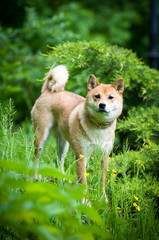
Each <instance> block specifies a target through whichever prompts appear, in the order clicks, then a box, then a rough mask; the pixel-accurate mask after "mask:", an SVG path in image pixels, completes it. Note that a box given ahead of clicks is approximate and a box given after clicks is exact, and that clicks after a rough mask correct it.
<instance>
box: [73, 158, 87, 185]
mask: <svg viewBox="0 0 159 240" xmlns="http://www.w3.org/2000/svg"><path fill="white" fill-rule="evenodd" d="M82 156H83V157H80V158H79V156H78V157H76V158H77V176H78V182H79V183H81V184H87V181H86V176H85V172H86V158H85V156H84V155H82Z"/></svg>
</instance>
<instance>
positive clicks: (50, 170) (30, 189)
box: [0, 102, 159, 240]
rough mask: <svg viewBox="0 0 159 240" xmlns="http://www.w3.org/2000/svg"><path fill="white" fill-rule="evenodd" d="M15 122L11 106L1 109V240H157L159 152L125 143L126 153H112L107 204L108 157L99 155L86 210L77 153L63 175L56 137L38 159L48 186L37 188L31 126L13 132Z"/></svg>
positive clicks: (89, 179) (91, 165)
mask: <svg viewBox="0 0 159 240" xmlns="http://www.w3.org/2000/svg"><path fill="white" fill-rule="evenodd" d="M13 115H14V109H13V106H12V104H11V102H10V103H9V105H8V106H7V107H4V106H1V120H0V169H1V170H0V175H1V176H0V192H1V194H0V229H1V231H0V237H1V239H7V240H11V239H13V240H14V239H23V240H24V239H31V240H32V239H46V240H48V239H50V240H51V239H57V240H62V239H64V240H65V239H69V240H74V239H75V240H79V239H87V240H88V239H90V240H91V239H117V240H120V239H121V240H124V239H129V240H137V239H143V240H150V239H151V240H153V239H154V240H155V239H159V223H158V217H157V214H158V205H157V200H158V197H159V187H158V179H157V175H156V173H155V171H153V170H152V165H151V164H152V161H150V160H153V159H156V156H157V153H158V149H156V146H151V149H149V148H148V147H146V146H145V147H144V148H143V149H142V150H141V151H132V150H129V148H128V146H127V144H126V143H125V147H124V148H123V149H122V152H121V153H119V154H118V155H115V154H113V153H112V155H111V157H110V165H109V171H108V173H107V177H106V186H105V188H106V192H107V196H108V200H109V202H108V203H107V204H105V199H104V197H103V195H102V194H101V191H100V178H101V168H100V167H101V165H100V163H101V159H102V153H101V152H99V150H98V149H95V153H94V155H92V158H91V159H90V160H89V161H88V166H87V173H89V176H88V177H87V182H88V191H87V193H86V196H87V198H88V200H89V202H90V204H91V206H89V205H86V204H81V198H82V197H84V196H85V186H80V185H79V184H77V176H76V161H75V158H74V153H73V151H72V150H71V149H70V150H69V152H68V154H67V157H66V161H65V170H66V175H63V174H61V172H60V170H59V162H58V159H57V152H56V144H55V140H54V138H53V136H52V135H51V136H50V137H49V138H48V140H47V142H46V145H45V147H44V150H43V153H42V156H41V159H40V169H39V173H40V174H41V175H42V181H41V182H35V179H34V171H35V169H34V165H33V162H32V158H33V155H34V146H33V139H34V138H33V137H34V136H33V133H32V128H31V124H30V122H25V123H23V125H22V126H21V127H18V128H16V129H15V126H14V124H13ZM150 150H152V151H150ZM150 158H151V159H150ZM148 159H149V161H148ZM56 163H57V167H56ZM64 178H65V182H63V179H64ZM69 180H71V183H70V181H69Z"/></svg>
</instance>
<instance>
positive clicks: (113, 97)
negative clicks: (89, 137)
mask: <svg viewBox="0 0 159 240" xmlns="http://www.w3.org/2000/svg"><path fill="white" fill-rule="evenodd" d="M123 91H124V81H123V79H122V78H119V79H118V80H116V81H115V82H114V84H112V85H111V84H108V85H106V84H99V82H98V80H97V78H96V77H95V76H94V75H92V74H91V75H90V77H89V80H88V94H87V96H86V108H87V111H88V114H89V115H90V116H91V117H93V118H94V119H95V120H96V121H97V122H98V123H103V124H104V123H110V122H112V121H114V120H115V119H116V118H117V117H118V116H119V115H120V114H121V112H122V107H123V98H122V93H123Z"/></svg>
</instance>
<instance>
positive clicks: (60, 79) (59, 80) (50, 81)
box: [41, 65, 69, 92]
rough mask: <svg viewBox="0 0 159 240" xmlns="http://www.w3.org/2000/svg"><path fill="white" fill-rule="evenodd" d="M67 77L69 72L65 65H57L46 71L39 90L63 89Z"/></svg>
mask: <svg viewBox="0 0 159 240" xmlns="http://www.w3.org/2000/svg"><path fill="white" fill-rule="evenodd" d="M68 77H69V74H68V70H67V68H66V66H64V65H58V66H57V67H55V68H53V69H51V70H50V72H49V73H48V75H47V77H46V81H45V82H44V85H43V87H42V90H41V92H44V91H50V92H58V91H61V90H64V88H65V84H66V82H67V80H68Z"/></svg>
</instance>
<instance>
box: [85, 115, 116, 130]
mask: <svg viewBox="0 0 159 240" xmlns="http://www.w3.org/2000/svg"><path fill="white" fill-rule="evenodd" d="M88 115H89V119H90V120H91V122H92V123H94V124H95V125H96V126H97V127H99V128H101V129H105V128H108V127H110V126H111V125H112V123H113V122H114V120H113V121H112V122H109V123H108V122H106V123H99V122H97V121H96V119H95V118H94V117H93V116H92V115H91V114H88Z"/></svg>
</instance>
